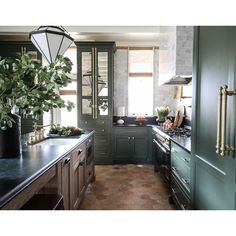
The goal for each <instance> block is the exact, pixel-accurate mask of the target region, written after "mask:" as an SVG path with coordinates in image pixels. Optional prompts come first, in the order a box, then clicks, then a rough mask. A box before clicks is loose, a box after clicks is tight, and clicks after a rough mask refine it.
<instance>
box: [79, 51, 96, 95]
mask: <svg viewBox="0 0 236 236" xmlns="http://www.w3.org/2000/svg"><path fill="white" fill-rule="evenodd" d="M81 61H82V96H92V86H93V84H92V53H91V52H82V53H81Z"/></svg>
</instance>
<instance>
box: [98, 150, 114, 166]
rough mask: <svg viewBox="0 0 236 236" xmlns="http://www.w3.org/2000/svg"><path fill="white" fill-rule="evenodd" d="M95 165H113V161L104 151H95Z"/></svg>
mask: <svg viewBox="0 0 236 236" xmlns="http://www.w3.org/2000/svg"><path fill="white" fill-rule="evenodd" d="M94 155H95V164H97V165H99V164H100V165H107V164H113V159H112V158H111V156H110V153H108V152H106V151H96V150H95V154H94Z"/></svg>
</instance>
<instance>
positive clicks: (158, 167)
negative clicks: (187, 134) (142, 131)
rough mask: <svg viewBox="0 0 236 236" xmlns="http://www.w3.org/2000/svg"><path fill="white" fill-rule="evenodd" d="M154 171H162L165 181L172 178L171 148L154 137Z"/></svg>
mask: <svg viewBox="0 0 236 236" xmlns="http://www.w3.org/2000/svg"><path fill="white" fill-rule="evenodd" d="M153 149H154V171H156V172H160V174H161V176H162V177H163V179H164V180H165V181H167V182H168V183H169V180H170V150H168V149H167V148H166V147H165V146H164V145H162V143H160V142H159V141H158V140H157V139H155V138H154V139H153Z"/></svg>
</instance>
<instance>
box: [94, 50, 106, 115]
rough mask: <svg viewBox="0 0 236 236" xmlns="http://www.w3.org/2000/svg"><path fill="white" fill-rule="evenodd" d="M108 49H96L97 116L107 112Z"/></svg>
mask: <svg viewBox="0 0 236 236" xmlns="http://www.w3.org/2000/svg"><path fill="white" fill-rule="evenodd" d="M108 72H109V71H108V51H103V50H102V49H99V50H98V51H97V75H96V78H97V88H96V89H97V96H98V98H97V109H98V115H99V116H107V115H108V114H109V104H108V102H109V101H108V94H109V73H108Z"/></svg>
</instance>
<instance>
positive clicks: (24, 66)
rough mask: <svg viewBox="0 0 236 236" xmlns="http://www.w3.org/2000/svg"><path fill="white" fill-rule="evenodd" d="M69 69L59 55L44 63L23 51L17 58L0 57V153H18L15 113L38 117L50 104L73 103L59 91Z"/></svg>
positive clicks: (17, 127) (48, 108)
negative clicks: (43, 64)
mask: <svg viewBox="0 0 236 236" xmlns="http://www.w3.org/2000/svg"><path fill="white" fill-rule="evenodd" d="M71 69H72V62H71V61H70V59H69V58H66V57H62V56H59V57H58V59H57V61H56V62H55V64H54V63H51V64H50V65H47V66H41V63H40V61H38V60H35V59H32V58H31V57H30V55H28V54H27V53H23V54H22V55H21V57H20V59H16V58H5V59H0V157H15V156H19V155H20V141H19V140H20V130H19V125H20V117H19V115H24V116H27V115H32V117H33V118H35V119H38V118H39V117H40V116H42V115H43V112H48V111H50V110H51V109H52V108H62V107H66V108H67V109H68V110H71V109H72V108H73V107H74V104H73V103H72V102H67V103H66V102H65V101H64V100H62V99H61V97H60V95H59V89H60V88H62V87H65V86H67V85H68V83H70V82H71V79H70V77H69V76H68V73H70V71H71ZM13 138H14V139H13ZM13 140H14V141H13ZM9 141H10V142H9Z"/></svg>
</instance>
